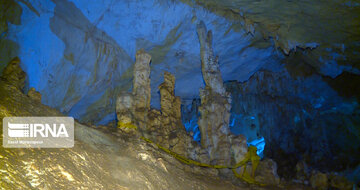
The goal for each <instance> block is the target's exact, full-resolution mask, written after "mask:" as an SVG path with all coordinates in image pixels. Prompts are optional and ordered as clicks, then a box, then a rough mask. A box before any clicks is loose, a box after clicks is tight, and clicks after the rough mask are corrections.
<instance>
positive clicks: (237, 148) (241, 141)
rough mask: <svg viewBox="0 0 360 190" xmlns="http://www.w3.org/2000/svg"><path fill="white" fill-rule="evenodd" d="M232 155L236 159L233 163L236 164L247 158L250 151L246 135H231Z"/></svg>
mask: <svg viewBox="0 0 360 190" xmlns="http://www.w3.org/2000/svg"><path fill="white" fill-rule="evenodd" d="M230 140H231V142H230V143H231V155H232V158H233V159H234V162H233V164H236V163H238V162H240V161H241V160H243V159H244V158H245V155H246V153H247V151H248V147H247V144H246V137H245V136H243V135H238V136H231V138H230Z"/></svg>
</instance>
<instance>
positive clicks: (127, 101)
mask: <svg viewBox="0 0 360 190" xmlns="http://www.w3.org/2000/svg"><path fill="white" fill-rule="evenodd" d="M150 60H151V56H150V55H149V54H147V53H145V52H143V51H138V52H137V53H136V62H135V65H134V79H133V91H132V93H124V94H121V95H120V96H119V97H118V99H117V103H116V110H117V111H116V112H117V119H118V127H119V128H120V129H121V130H123V131H125V132H134V131H135V130H136V128H137V129H139V131H140V132H141V135H143V136H145V137H146V138H149V139H151V140H152V141H154V142H156V143H159V144H160V145H161V146H164V147H165V148H168V149H170V150H173V151H174V152H176V153H178V154H180V155H185V152H186V151H185V147H186V146H185V144H186V142H188V141H190V140H186V139H189V137H187V135H186V132H185V128H184V126H183V125H182V123H181V100H180V98H179V97H176V96H175V93H174V89H175V77H174V76H173V75H172V74H170V73H168V72H165V73H164V82H163V83H162V84H161V85H160V86H159V90H160V95H161V111H159V110H156V109H150V100H151V91H150V65H149V63H150Z"/></svg>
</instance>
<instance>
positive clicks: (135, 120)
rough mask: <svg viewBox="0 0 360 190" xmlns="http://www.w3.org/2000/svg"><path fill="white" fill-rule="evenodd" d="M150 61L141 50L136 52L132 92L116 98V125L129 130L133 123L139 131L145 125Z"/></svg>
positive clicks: (148, 97) (147, 55)
mask: <svg viewBox="0 0 360 190" xmlns="http://www.w3.org/2000/svg"><path fill="white" fill-rule="evenodd" d="M150 61H151V56H150V55H149V54H147V53H145V52H144V51H142V50H139V51H138V52H137V53H136V62H135V64H134V73H133V76H134V79H133V91H132V93H122V94H120V95H119V96H118V98H117V100H116V115H117V119H118V127H120V129H122V130H124V131H126V132H129V131H133V129H134V128H135V127H129V126H132V125H135V126H136V127H137V128H138V129H139V130H140V132H143V131H145V129H146V127H147V124H146V123H147V119H148V117H147V114H148V112H149V110H150V100H151V91H150Z"/></svg>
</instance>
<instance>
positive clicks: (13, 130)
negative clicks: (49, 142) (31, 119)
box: [8, 122, 69, 137]
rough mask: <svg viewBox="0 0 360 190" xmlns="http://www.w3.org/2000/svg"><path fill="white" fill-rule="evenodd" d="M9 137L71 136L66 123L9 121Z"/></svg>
mask: <svg viewBox="0 0 360 190" xmlns="http://www.w3.org/2000/svg"><path fill="white" fill-rule="evenodd" d="M8 134H9V137H49V136H50V137H69V134H68V132H67V130H66V128H65V124H63V123H61V124H60V125H57V124H41V123H34V124H32V123H30V124H23V123H10V122H9V123H8Z"/></svg>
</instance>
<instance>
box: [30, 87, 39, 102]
mask: <svg viewBox="0 0 360 190" xmlns="http://www.w3.org/2000/svg"><path fill="white" fill-rule="evenodd" d="M27 95H28V96H29V97H30V98H32V99H34V100H36V101H38V102H41V94H40V92H38V91H36V90H35V88H30V89H29V91H28V93H27Z"/></svg>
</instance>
